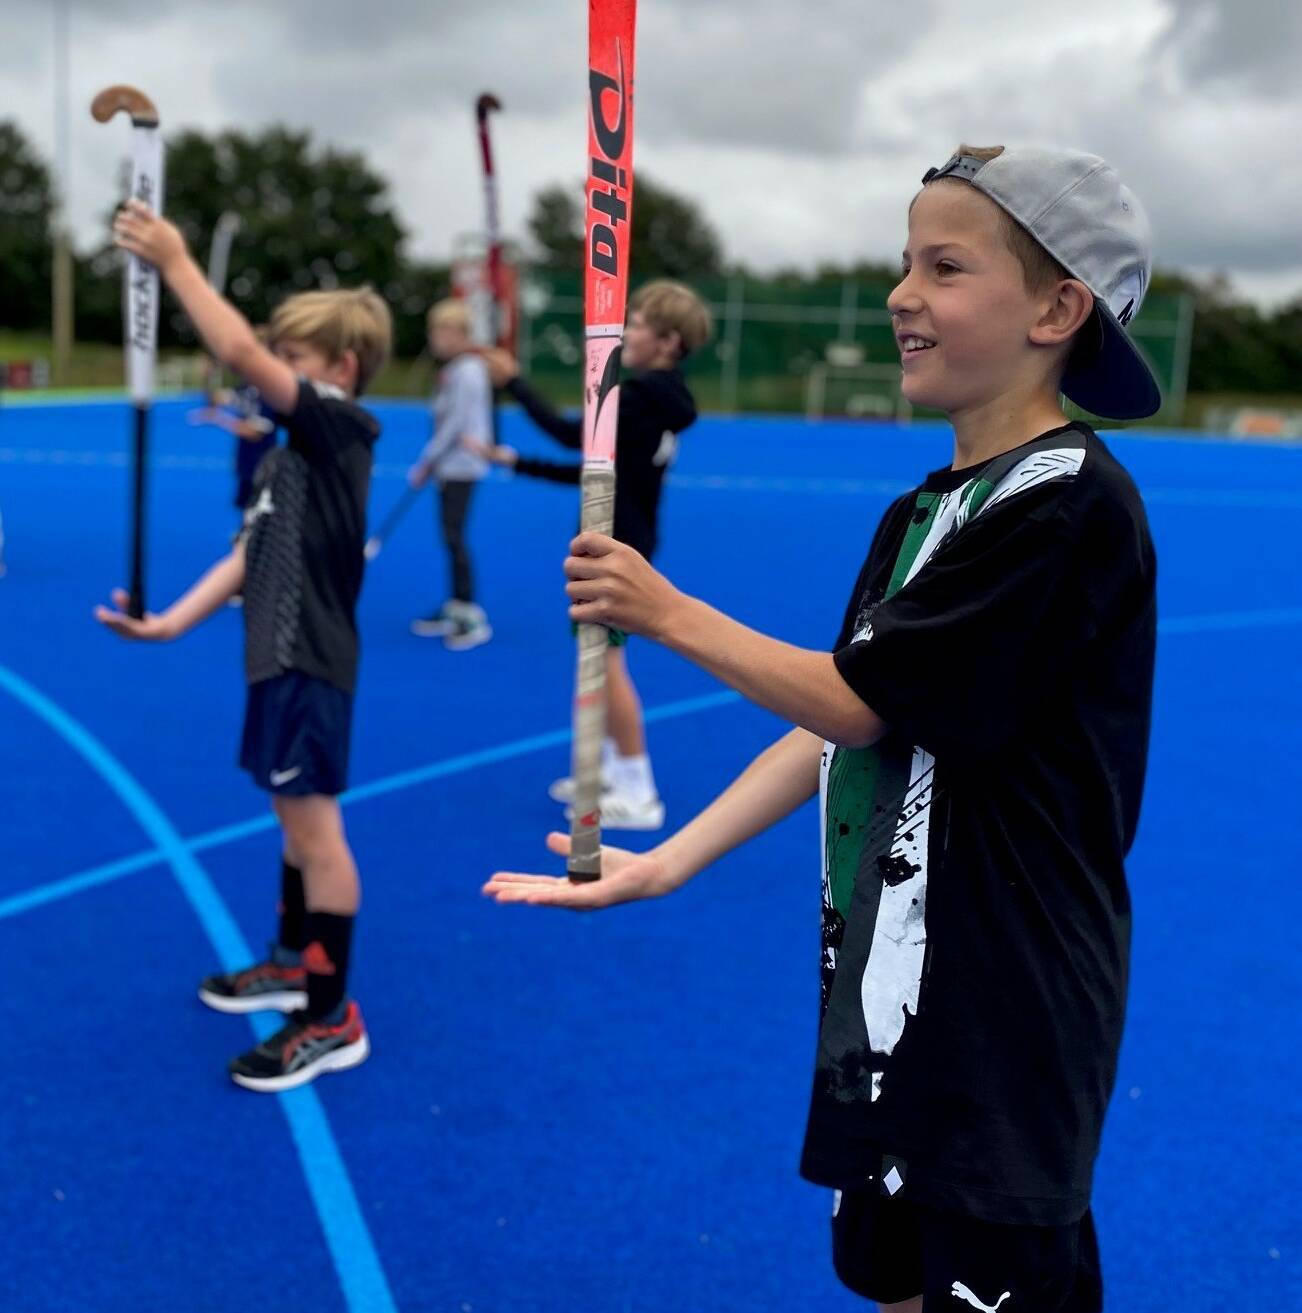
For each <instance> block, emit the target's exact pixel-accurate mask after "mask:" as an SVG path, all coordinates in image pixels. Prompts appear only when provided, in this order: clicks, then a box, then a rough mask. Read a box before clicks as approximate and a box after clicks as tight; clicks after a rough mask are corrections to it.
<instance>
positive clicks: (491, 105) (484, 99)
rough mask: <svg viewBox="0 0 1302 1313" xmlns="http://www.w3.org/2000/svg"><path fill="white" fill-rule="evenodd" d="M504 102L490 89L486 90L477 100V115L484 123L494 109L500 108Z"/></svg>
mask: <svg viewBox="0 0 1302 1313" xmlns="http://www.w3.org/2000/svg"><path fill="white" fill-rule="evenodd" d="M501 108H502V102H501V101H500V100H498V98H497V97H496V96H495V95H493V94H492V93H491V92H489V91H485V92H484V94H483V95H482V96H480V97H479V99H478V100H477V101H475V116H476V118H478V119H479V121H480V122H481V123H482V122H483V121H484V120H485V119H486V118H487V117H488V116H489V114H490V113H492V111H493V110H500V109H501Z"/></svg>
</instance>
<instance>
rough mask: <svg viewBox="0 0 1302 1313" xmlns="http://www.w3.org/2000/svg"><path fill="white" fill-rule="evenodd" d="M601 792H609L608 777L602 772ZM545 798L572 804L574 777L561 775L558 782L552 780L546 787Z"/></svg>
mask: <svg viewBox="0 0 1302 1313" xmlns="http://www.w3.org/2000/svg"><path fill="white" fill-rule="evenodd" d="M601 791H602V792H603V793H609V792H610V776H609V775H607V774H606V773H605V772H604V771H603V772H602V774H601ZM547 796H548V797H549V798H550V799H551V800H552V801H553V802H565V803H569V802H573V801H574V777H573V776H572V775H562V776H561V778H560V779H559V780H553V781H552V782H551V783H550V784H549V785H548V786H547Z"/></svg>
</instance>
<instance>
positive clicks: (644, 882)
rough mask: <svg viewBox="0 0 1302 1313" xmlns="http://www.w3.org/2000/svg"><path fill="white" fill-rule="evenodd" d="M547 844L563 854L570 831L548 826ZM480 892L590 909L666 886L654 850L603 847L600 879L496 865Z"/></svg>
mask: <svg viewBox="0 0 1302 1313" xmlns="http://www.w3.org/2000/svg"><path fill="white" fill-rule="evenodd" d="M547 847H548V848H549V849H551V851H552V852H554V853H556V854H557V855H558V856H560V857H568V856H569V852H570V836H569V835H568V834H558V833H555V832H553V833H552V834H549V835H548V836H547ZM482 892H483V894H484V896H485V897H487V898H491V899H493V900H494V902H498V903H539V904H543V905H546V906H549V907H567V908H569V909H570V910H571V911H572V912H595V911H596V910H597V909H598V908H601V907H614V906H615V905H616V904H617V903H632V902H636V901H637V900H638V899H639V898H658V897H659V896H660V895H661V894H667V893H668V892H669V881H668V878H667V876H666V874H665V869H664V867H663V865H662V864H661V863H660V860H659V859H658V858H657V857H655V856H654V854H652V853H631V852H628V851H627V850H626V849H624V848H605V847H603V848H602V850H601V879H600V880H594V881H592V882H591V883H584V884H574V883H572V882H571V881H570V880H568V879H566V877H565V876H563V875H562V876H551V875H522V874H520V873H519V872H516V871H498V872H497V873H496V874H495V875H494V876H493V877H492V879H490V880H489V881H488V883H487V884H486V885H484V888H483V890H482Z"/></svg>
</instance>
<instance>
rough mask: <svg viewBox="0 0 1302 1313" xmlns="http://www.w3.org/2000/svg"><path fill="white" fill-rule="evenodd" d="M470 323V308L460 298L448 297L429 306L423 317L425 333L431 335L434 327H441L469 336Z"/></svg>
mask: <svg viewBox="0 0 1302 1313" xmlns="http://www.w3.org/2000/svg"><path fill="white" fill-rule="evenodd" d="M472 322H473V321H472V320H471V317H470V307H469V306H468V305H467V304H466V303H465V302H464V301H463V300H462V299H461V298H460V297H458V296H448V297H444V298H443V300H442V301H435V302H434V304H433V305H432V306H430V308H429V312H428V313H427V314H426V316H425V331H426V332H427V333H432V332H433V331H434V329H435V327H436V326H438V325H442V326H445V327H447V328H459V329H460V330H461V331H462V332H463V333H466V334H469V332H470V330H471V327H472Z"/></svg>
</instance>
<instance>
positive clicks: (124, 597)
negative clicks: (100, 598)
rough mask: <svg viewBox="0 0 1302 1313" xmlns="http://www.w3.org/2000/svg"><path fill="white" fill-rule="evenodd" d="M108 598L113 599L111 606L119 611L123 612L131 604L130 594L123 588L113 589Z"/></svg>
mask: <svg viewBox="0 0 1302 1313" xmlns="http://www.w3.org/2000/svg"><path fill="white" fill-rule="evenodd" d="M109 596H110V597H111V598H112V599H113V605H114V606H116V607H117V609H118V610H119V611H125V610H126V609H127V607H128V606H129V605H130V604H131V594H130V593H128V592H127V590H126V589H125V588H115V589H114V590H113V591H112V592H111V593H110V594H109Z"/></svg>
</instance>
